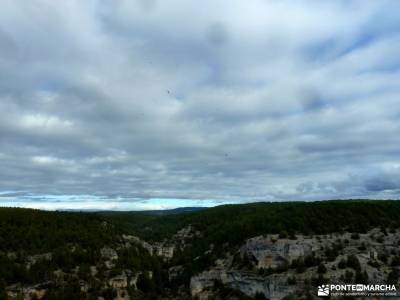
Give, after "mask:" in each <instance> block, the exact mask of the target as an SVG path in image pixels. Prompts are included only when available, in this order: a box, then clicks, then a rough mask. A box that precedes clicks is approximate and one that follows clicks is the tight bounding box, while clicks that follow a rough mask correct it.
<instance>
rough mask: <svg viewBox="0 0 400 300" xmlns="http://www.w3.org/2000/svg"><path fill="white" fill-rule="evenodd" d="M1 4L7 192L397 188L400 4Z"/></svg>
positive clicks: (1, 143) (131, 199)
mask: <svg viewBox="0 0 400 300" xmlns="http://www.w3.org/2000/svg"><path fill="white" fill-rule="evenodd" d="M0 6H1V8H2V9H1V10H0V66H1V68H0V78H1V80H0V111H1V118H0V135H1V138H0V191H15V194H12V193H11V194H7V195H8V196H7V197H8V198H10V199H11V198H12V199H14V200H15V201H17V200H18V199H23V200H24V201H25V202H24V203H27V202H29V201H32V203H33V202H35V201H38V200H37V199H38V198H36V197H43V199H44V200H43V199H42V200H41V201H42V202H46V199H47V200H48V201H50V200H49V197H51V195H54V196H57V197H61V196H68V195H69V196H71V195H76V197H79V195H81V197H82V199H85V200H84V201H86V202H85V203H86V205H89V204H90V203H89V202H90V201H92V202H93V203H94V204H93V205H95V203H99V205H100V203H103V202H104V199H107V200H109V201H115V203H114V202H113V203H114V204H113V205H116V206H118V203H132V207H134V205H136V204H137V205H139V204H138V203H140V201H150V202H151V200H149V199H152V198H166V199H178V198H180V199H193V201H194V200H196V201H197V200H198V201H206V200H207V199H208V200H210V199H211V200H213V201H217V202H218V203H223V202H229V203H231V202H241V201H251V200H255V199H256V200H263V199H265V200H276V201H278V200H285V199H293V200H296V199H327V198H341V197H345V198H350V197H358V196H363V197H379V198H382V197H388V196H390V197H394V198H397V197H398V191H399V187H398V185H397V183H396V181H395V180H394V179H393V178H394V177H393V176H394V175H393V172H392V171H390V172H392V173H390V172H389V173H390V175H385V176H383V175H381V174H387V172H388V171H382V170H387V168H389V169H390V168H394V166H397V165H398V164H399V163H400V157H399V154H398V151H397V148H398V147H397V145H398V144H399V142H400V141H399V138H398V134H397V133H398V132H399V129H400V122H399V118H398V116H399V115H400V106H399V99H400V98H399V96H400V88H399V86H398V82H399V79H400V78H399V77H400V76H399V72H398V70H399V67H400V60H399V56H398V49H399V47H400V42H399V41H400V31H399V28H398V22H396V20H398V16H397V14H395V13H393V12H395V11H398V9H399V8H400V7H399V4H398V2H397V1H394V0H393V1H390V0H387V1H380V2H379V3H378V2H372V1H347V2H343V1H333V2H318V1H311V0H304V1H300V2H299V3H296V4H294V3H293V2H292V1H254V2H252V3H244V2H242V1H232V2H231V3H230V4H229V5H227V4H226V3H225V2H223V1H205V2H204V1H203V2H202V3H201V5H200V4H196V3H189V2H184V1H179V0H174V1H170V2H168V3H167V2H162V1H139V0H138V1H123V0H119V1H115V2H112V3H111V2H106V1H100V0H99V1H92V2H87V3H86V2H85V3H83V2H81V1H69V2H65V3H55V2H51V1H33V2H30V3H28V4H27V3H22V2H20V1H5V2H4V3H2V4H1V5H0ZM377 19H380V20H382V19H385V22H377ZM379 170H380V171H379ZM382 172H383V173H382ZM385 172H386V173H385ZM376 174H379V175H376ZM20 191H24V193H23V194H19V193H20ZM5 195H6V194H5ZM87 195H89V198H90V196H92V200H90V199H88V198H87ZM1 197H2V199H5V198H7V197H6V196H1ZM71 197H72V196H71ZM74 197H75V196H74ZM71 199H72V198H69V200H68V201H72V200H71ZM75 200H76V199H75V198H74V201H75ZM57 201H61V202H62V201H63V200H57ZM150 202H149V203H150ZM71 203H72V202H71ZM146 203H147V202H146ZM203 203H206V202H203ZM207 203H208V202H207ZM74 205H75V204H74ZM90 205H92V204H90ZM101 205H104V203H103V204H101ZM121 205H122V204H121Z"/></svg>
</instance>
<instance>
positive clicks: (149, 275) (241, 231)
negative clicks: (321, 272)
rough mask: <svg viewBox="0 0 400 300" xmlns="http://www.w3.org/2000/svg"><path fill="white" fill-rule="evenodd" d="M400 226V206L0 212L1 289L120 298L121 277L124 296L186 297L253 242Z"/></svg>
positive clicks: (287, 204) (309, 204)
mask: <svg viewBox="0 0 400 300" xmlns="http://www.w3.org/2000/svg"><path fill="white" fill-rule="evenodd" d="M399 227H400V202H398V201H370V200H351V201H350V200H348V201H321V202H282V203H252V204H243V205H223V206H218V207H214V208H209V209H203V210H198V211H193V212H182V213H175V212H174V213H172V214H159V213H157V212H154V213H143V212H97V213H78V212H73V213H72V212H49V211H40V210H31V209H19V208H1V209H0V289H1V292H0V299H8V298H7V297H6V296H5V295H6V294H5V293H6V292H5V291H6V287H7V291H10V290H18V289H19V291H21V290H23V288H22V287H23V286H26V285H31V286H34V285H42V286H41V287H37V288H36V289H39V290H40V289H42V290H46V293H45V294H44V295H41V297H39V296H35V297H39V298H40V299H98V297H102V298H103V299H115V298H116V297H120V298H118V299H125V298H123V297H122V296H121V295H119V294H118V293H117V292H116V290H115V287H118V284H117V283H115V282H116V280H117V279H115V278H120V277H121V275H120V274H123V276H125V277H124V278H125V279H123V280H125V281H126V282H128V283H127V284H126V285H127V288H126V290H127V293H128V294H129V297H130V298H129V299H170V298H171V297H172V295H174V297H177V298H176V299H190V294H189V293H188V292H185V291H187V290H188V288H189V284H190V279H191V278H192V277H193V276H194V275H196V274H198V273H199V272H202V271H204V270H207V269H208V268H209V267H211V266H213V264H214V262H215V261H216V260H217V259H219V258H221V257H223V256H224V255H225V253H227V252H229V253H234V252H235V251H238V249H239V247H240V245H242V244H243V243H244V242H245V241H246V240H247V239H249V238H252V237H255V236H259V235H266V234H277V235H279V238H288V239H291V238H292V239H296V235H297V234H304V235H310V236H312V235H321V234H329V233H345V232H351V233H352V234H364V233H366V232H367V231H369V230H371V229H373V228H382V230H383V231H386V230H396V228H399ZM185 228H188V229H185ZM185 230H186V231H185ZM180 232H181V233H180ZM182 232H183V233H182ZM150 244H151V245H152V246H151V247H152V248H151V249H150V250H149V247H150V246H149V245H150ZM177 245H178V246H177ZM171 247H172V248H174V252H173V254H171V255H169V254H168V253H167V254H165V253H164V252H165V251H167V250H168V249H169V248H171ZM165 249H167V250H165ZM156 251H159V254H156V253H157V252H156ZM163 251H164V252H163ZM174 266H179V268H180V269H181V271H180V272H179V274H178V275H177V276H171V274H170V273H171V269H174ZM60 274H62V275H60ZM135 274H136V275H135ZM118 276H120V277H118ZM118 280H119V279H118ZM129 282H131V284H129ZM46 285H48V287H46ZM10 287H11V288H10ZM225 292H226V291H225ZM10 293H11V292H9V294H10ZM16 294H17V292H16ZM238 295H239V296H238V297H239V299H242V298H243V299H247V298H246V297H247V296H245V295H240V293H239V294H238ZM71 297H72V298H71ZM163 297H164V298H163ZM185 297H186V298H185ZM240 297H242V298H240ZM10 299H13V298H10ZM171 299H172V298H171ZM173 299H175V298H173Z"/></svg>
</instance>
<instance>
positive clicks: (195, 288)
mask: <svg viewBox="0 0 400 300" xmlns="http://www.w3.org/2000/svg"><path fill="white" fill-rule="evenodd" d="M216 281H219V282H220V283H222V284H223V285H225V286H227V287H230V288H232V289H236V290H240V291H241V292H243V293H244V294H246V295H248V296H250V297H254V296H255V295H256V294H263V295H264V296H265V297H266V298H267V299H282V298H283V297H285V296H287V295H289V294H291V293H293V292H294V290H295V288H294V287H293V286H289V285H288V284H287V278H286V276H284V275H279V274H276V275H271V276H268V277H262V276H258V275H256V274H254V273H252V272H243V271H240V270H226V269H222V268H221V269H213V270H210V271H207V272H203V273H201V274H200V275H198V276H194V277H192V278H191V281H190V290H191V294H192V296H193V297H195V296H197V297H199V299H209V297H210V291H211V290H212V289H213V287H214V285H215V283H216Z"/></svg>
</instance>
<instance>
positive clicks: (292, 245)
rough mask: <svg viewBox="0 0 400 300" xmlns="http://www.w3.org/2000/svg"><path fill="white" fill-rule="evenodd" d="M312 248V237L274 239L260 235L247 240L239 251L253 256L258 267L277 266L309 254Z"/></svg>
mask: <svg viewBox="0 0 400 300" xmlns="http://www.w3.org/2000/svg"><path fill="white" fill-rule="evenodd" d="M313 248H314V249H315V248H316V245H315V243H314V241H313V240H312V239H302V240H300V241H299V240H288V239H279V240H274V239H271V238H265V237H262V236H260V237H255V238H252V239H249V240H247V241H246V244H245V245H243V246H242V247H241V249H240V252H241V254H242V255H246V256H248V257H252V258H254V259H255V260H256V264H257V267H258V268H277V267H279V266H281V265H282V264H283V263H285V262H287V263H291V262H292V261H293V260H295V259H298V258H299V257H305V256H308V255H311V254H312V251H313Z"/></svg>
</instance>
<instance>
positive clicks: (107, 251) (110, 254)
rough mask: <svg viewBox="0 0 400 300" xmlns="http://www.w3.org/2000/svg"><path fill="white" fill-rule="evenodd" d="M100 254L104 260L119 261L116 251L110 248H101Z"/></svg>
mask: <svg viewBox="0 0 400 300" xmlns="http://www.w3.org/2000/svg"><path fill="white" fill-rule="evenodd" d="M100 254H101V256H102V257H103V258H106V259H109V260H117V259H118V254H117V251H115V250H114V249H112V248H109V247H104V248H101V249H100Z"/></svg>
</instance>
